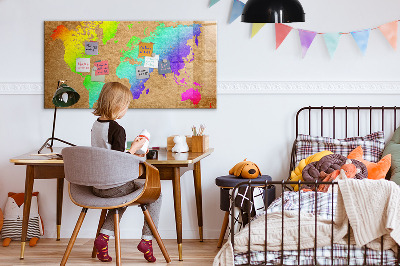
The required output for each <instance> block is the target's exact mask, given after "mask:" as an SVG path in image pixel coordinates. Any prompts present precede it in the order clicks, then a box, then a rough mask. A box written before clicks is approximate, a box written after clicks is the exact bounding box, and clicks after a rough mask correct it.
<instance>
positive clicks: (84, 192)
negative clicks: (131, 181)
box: [69, 179, 145, 209]
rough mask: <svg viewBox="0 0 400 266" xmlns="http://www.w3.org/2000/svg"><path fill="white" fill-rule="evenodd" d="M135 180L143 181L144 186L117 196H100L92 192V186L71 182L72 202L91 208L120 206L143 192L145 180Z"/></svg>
mask: <svg viewBox="0 0 400 266" xmlns="http://www.w3.org/2000/svg"><path fill="white" fill-rule="evenodd" d="M135 182H140V183H143V187H142V188H140V189H138V190H136V191H134V192H132V193H130V194H128V195H125V196H122V197H116V198H101V197H98V196H96V195H94V194H93V193H92V187H88V186H81V185H77V184H72V183H70V186H69V192H70V195H71V200H72V202H74V203H75V204H76V205H79V206H90V208H91V209H95V208H101V209H103V208H106V209H113V207H114V206H119V205H121V204H124V203H127V202H131V201H133V200H134V199H135V198H137V197H138V196H139V195H140V194H141V193H142V192H143V188H144V182H145V180H142V179H141V180H135Z"/></svg>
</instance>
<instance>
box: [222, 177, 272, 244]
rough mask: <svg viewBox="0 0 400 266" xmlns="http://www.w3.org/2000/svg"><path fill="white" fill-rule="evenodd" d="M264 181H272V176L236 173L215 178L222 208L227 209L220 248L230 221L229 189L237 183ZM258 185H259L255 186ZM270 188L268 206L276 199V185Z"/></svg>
mask: <svg viewBox="0 0 400 266" xmlns="http://www.w3.org/2000/svg"><path fill="white" fill-rule="evenodd" d="M249 180H251V181H263V182H265V181H266V180H268V181H272V178H271V177H270V176H269V175H261V176H259V177H257V178H254V179H246V178H241V177H236V176H234V175H227V176H220V177H217V178H216V179H215V184H216V185H217V186H219V187H220V209H221V210H222V211H225V217H224V221H223V222H222V228H221V234H220V235H219V240H218V245H217V247H218V248H220V247H221V246H222V242H223V241H224V236H225V232H226V228H227V227H228V222H229V207H230V199H229V191H230V190H231V189H233V188H234V187H235V186H236V185H237V184H239V183H242V182H246V181H249ZM254 187H257V186H254ZM267 189H268V199H267V205H266V206H267V207H268V206H269V204H271V203H272V202H273V201H274V200H275V186H271V187H270V188H267Z"/></svg>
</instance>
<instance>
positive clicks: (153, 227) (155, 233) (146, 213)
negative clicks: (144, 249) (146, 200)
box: [140, 205, 171, 263]
mask: <svg viewBox="0 0 400 266" xmlns="http://www.w3.org/2000/svg"><path fill="white" fill-rule="evenodd" d="M140 207H141V208H142V211H143V214H144V219H145V220H146V222H147V224H148V225H149V227H150V230H151V232H152V233H153V236H154V237H155V239H156V240H157V244H158V246H159V247H160V249H161V252H162V254H163V256H164V259H165V261H166V262H167V263H170V262H171V259H170V257H169V255H168V251H167V249H166V248H165V246H164V243H163V242H162V240H161V237H160V234H159V233H158V230H157V228H156V225H155V224H154V222H153V219H152V218H151V216H150V213H149V211H148V210H147V209H146V206H145V205H140Z"/></svg>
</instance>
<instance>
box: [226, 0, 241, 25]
mask: <svg viewBox="0 0 400 266" xmlns="http://www.w3.org/2000/svg"><path fill="white" fill-rule="evenodd" d="M243 8H244V3H242V2H241V1H239V0H233V5H232V11H231V17H230V18H229V23H232V22H233V21H234V20H235V19H237V18H238V17H239V16H240V15H242V12H243Z"/></svg>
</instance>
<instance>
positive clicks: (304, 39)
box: [299, 30, 317, 58]
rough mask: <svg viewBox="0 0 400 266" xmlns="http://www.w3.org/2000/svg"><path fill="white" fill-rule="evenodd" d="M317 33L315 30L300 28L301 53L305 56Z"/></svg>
mask: <svg viewBox="0 0 400 266" xmlns="http://www.w3.org/2000/svg"><path fill="white" fill-rule="evenodd" d="M316 35H317V33H316V32H315V31H308V30H299V36H300V43H301V54H302V57H303V58H304V57H305V56H306V53H307V51H308V48H310V45H311V44H312V42H313V40H314V38H315V36H316Z"/></svg>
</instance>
